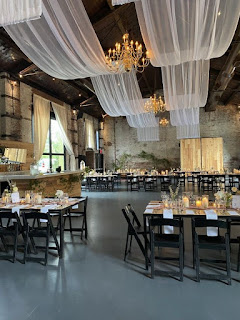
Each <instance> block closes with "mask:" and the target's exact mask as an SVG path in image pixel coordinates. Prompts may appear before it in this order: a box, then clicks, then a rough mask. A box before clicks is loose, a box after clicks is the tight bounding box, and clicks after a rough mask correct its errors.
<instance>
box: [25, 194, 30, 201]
mask: <svg viewBox="0 0 240 320" xmlns="http://www.w3.org/2000/svg"><path fill="white" fill-rule="evenodd" d="M25 202H26V203H30V194H29V193H27V194H26V196H25Z"/></svg>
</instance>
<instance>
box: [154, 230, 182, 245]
mask: <svg viewBox="0 0 240 320" xmlns="http://www.w3.org/2000/svg"><path fill="white" fill-rule="evenodd" d="M154 241H155V244H156V246H159V247H171V248H179V235H178V234H159V233H157V234H155V236H154Z"/></svg>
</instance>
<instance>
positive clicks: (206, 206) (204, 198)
mask: <svg viewBox="0 0 240 320" xmlns="http://www.w3.org/2000/svg"><path fill="white" fill-rule="evenodd" d="M202 206H203V208H208V198H207V197H202Z"/></svg>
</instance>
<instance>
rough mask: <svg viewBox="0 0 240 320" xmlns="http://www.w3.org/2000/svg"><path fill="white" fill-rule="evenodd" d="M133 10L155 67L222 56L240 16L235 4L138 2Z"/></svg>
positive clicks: (235, 0)
mask: <svg viewBox="0 0 240 320" xmlns="http://www.w3.org/2000/svg"><path fill="white" fill-rule="evenodd" d="M135 6H136V10H137V16H138V21H139V25H140V29H141V33H142V36H143V40H144V43H145V45H146V47H147V50H148V51H149V53H150V58H151V63H152V65H153V66H155V67H162V66H168V65H177V64H180V63H183V62H187V61H193V60H209V59H211V58H216V57H220V56H222V55H223V54H224V53H225V52H226V50H227V48H228V47H229V45H230V43H231V41H232V38H233V35H234V32H235V29H236V27H237V23H238V19H239V14H240V1H239V0H228V1H226V0H194V1H193V0H141V1H137V2H136V3H135Z"/></svg>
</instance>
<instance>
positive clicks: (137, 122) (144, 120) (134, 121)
mask: <svg viewBox="0 0 240 320" xmlns="http://www.w3.org/2000/svg"><path fill="white" fill-rule="evenodd" d="M126 118H127V122H128V124H129V126H130V127H133V128H145V127H159V118H156V117H155V114H154V113H153V112H149V113H140V114H137V115H131V116H127V117H126Z"/></svg>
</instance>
